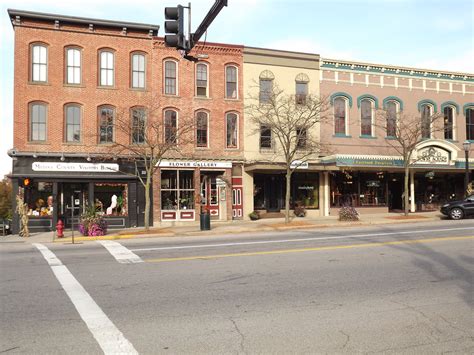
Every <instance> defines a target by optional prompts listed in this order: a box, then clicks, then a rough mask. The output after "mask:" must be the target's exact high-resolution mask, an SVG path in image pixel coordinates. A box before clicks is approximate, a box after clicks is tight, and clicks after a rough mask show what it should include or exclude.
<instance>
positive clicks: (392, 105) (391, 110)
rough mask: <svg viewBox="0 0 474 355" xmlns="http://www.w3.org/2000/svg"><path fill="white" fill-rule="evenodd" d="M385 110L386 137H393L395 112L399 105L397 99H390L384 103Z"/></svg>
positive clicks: (395, 124) (394, 133)
mask: <svg viewBox="0 0 474 355" xmlns="http://www.w3.org/2000/svg"><path fill="white" fill-rule="evenodd" d="M385 110H386V113H387V127H386V133H387V137H389V138H394V137H396V136H397V114H398V111H399V105H398V102H397V101H394V100H390V101H387V102H386V103H385Z"/></svg>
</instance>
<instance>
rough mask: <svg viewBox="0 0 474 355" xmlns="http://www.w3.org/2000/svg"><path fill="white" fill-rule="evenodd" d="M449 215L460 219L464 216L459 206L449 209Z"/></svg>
mask: <svg viewBox="0 0 474 355" xmlns="http://www.w3.org/2000/svg"><path fill="white" fill-rule="evenodd" d="M449 217H450V218H451V219H462V218H463V217H464V212H463V210H462V209H460V208H459V207H455V208H453V209H452V210H451V211H449Z"/></svg>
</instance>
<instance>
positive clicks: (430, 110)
mask: <svg viewBox="0 0 474 355" xmlns="http://www.w3.org/2000/svg"><path fill="white" fill-rule="evenodd" d="M425 107H428V108H429V115H428V119H429V121H430V122H429V123H430V127H429V130H430V132H429V136H428V137H423V133H424V132H423V119H424V117H423V115H424V112H425V110H424V108H425ZM420 108H421V111H420V120H421V132H420V133H421V139H432V138H433V125H432V122H431V116H433V114H434V107H433V105H432V104H430V103H423V104H422V105H421V106H420Z"/></svg>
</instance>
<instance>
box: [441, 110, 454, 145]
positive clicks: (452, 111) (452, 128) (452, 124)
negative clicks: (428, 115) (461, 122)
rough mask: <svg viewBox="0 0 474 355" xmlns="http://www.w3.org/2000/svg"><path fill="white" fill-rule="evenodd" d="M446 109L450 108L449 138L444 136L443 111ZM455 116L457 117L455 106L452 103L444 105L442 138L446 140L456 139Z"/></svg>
mask: <svg viewBox="0 0 474 355" xmlns="http://www.w3.org/2000/svg"><path fill="white" fill-rule="evenodd" d="M447 109H450V110H451V120H452V122H451V138H446V131H447V130H446V122H445V120H446V114H445V111H446V110H447ZM456 118H457V110H456V107H455V106H453V105H446V106H444V107H443V138H444V139H446V140H450V141H454V140H456Z"/></svg>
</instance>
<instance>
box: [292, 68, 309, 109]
mask: <svg viewBox="0 0 474 355" xmlns="http://www.w3.org/2000/svg"><path fill="white" fill-rule="evenodd" d="M295 82H296V84H295V101H296V104H298V105H304V104H305V103H306V97H307V96H308V83H309V77H308V75H306V74H304V73H300V74H298V75H297V76H296V79H295Z"/></svg>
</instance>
